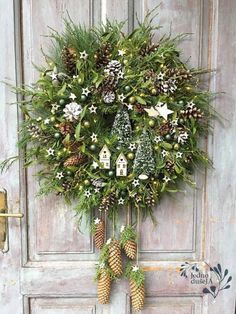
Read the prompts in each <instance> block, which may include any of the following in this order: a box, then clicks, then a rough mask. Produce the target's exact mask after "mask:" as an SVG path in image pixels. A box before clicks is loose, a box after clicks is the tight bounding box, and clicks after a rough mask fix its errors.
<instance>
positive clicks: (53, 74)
mask: <svg viewBox="0 0 236 314" xmlns="http://www.w3.org/2000/svg"><path fill="white" fill-rule="evenodd" d="M50 76H51V78H52V81H54V80H56V79H57V73H55V72H52V74H50Z"/></svg>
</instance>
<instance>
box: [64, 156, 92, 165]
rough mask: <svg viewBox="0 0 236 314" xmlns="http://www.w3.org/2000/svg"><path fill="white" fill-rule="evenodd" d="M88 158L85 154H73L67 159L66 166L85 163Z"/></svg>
mask: <svg viewBox="0 0 236 314" xmlns="http://www.w3.org/2000/svg"><path fill="white" fill-rule="evenodd" d="M86 160H87V157H86V156H85V155H83V154H78V155H72V156H70V157H69V158H67V159H66V161H65V162H64V167H70V166H78V165H81V164H83V163H84V162H85V161H86Z"/></svg>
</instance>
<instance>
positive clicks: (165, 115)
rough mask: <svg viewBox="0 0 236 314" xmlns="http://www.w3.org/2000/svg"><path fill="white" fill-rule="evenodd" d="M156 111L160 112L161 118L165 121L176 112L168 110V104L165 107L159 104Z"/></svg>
mask: <svg viewBox="0 0 236 314" xmlns="http://www.w3.org/2000/svg"><path fill="white" fill-rule="evenodd" d="M155 109H156V110H157V111H158V112H159V114H160V116H162V117H163V118H164V119H165V120H167V119H168V115H169V114H171V113H173V112H174V111H172V110H170V109H168V108H167V104H164V105H163V106H161V105H159V104H157V106H156V107H155Z"/></svg>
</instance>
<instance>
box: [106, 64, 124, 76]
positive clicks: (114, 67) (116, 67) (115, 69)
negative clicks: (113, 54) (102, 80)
mask: <svg viewBox="0 0 236 314" xmlns="http://www.w3.org/2000/svg"><path fill="white" fill-rule="evenodd" d="M121 69H122V65H121V63H120V62H119V61H117V60H111V61H110V62H109V63H108V64H107V66H106V67H105V69H104V72H105V73H107V74H108V75H109V74H111V75H117V74H118V73H119V72H120V71H121Z"/></svg>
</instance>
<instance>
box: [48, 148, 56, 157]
mask: <svg viewBox="0 0 236 314" xmlns="http://www.w3.org/2000/svg"><path fill="white" fill-rule="evenodd" d="M54 152H55V151H54V149H52V148H49V149H47V153H48V156H53V155H54Z"/></svg>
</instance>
